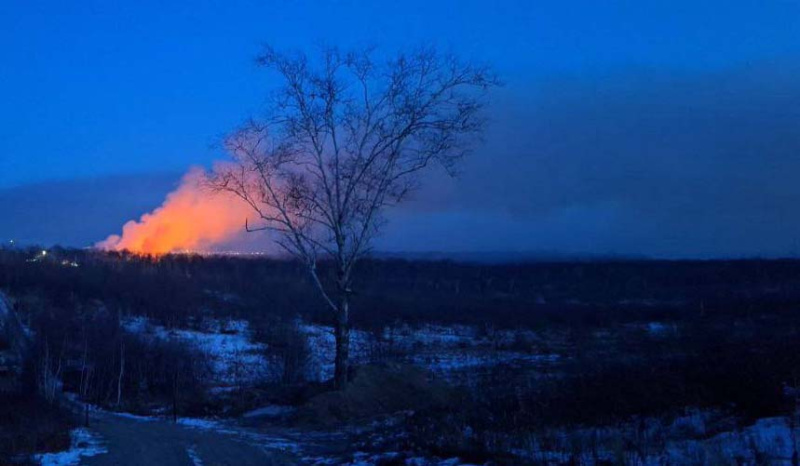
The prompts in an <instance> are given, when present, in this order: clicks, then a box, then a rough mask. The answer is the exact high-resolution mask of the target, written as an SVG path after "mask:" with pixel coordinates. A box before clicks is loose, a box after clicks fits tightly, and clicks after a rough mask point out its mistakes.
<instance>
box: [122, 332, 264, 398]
mask: <svg viewBox="0 0 800 466" xmlns="http://www.w3.org/2000/svg"><path fill="white" fill-rule="evenodd" d="M123 327H124V328H125V330H127V331H128V332H131V333H135V334H137V335H140V336H141V337H143V338H158V339H161V340H169V339H174V340H177V341H180V342H183V343H188V344H190V345H192V346H193V347H194V348H196V349H197V350H199V351H201V352H202V353H203V354H204V355H205V356H206V358H207V359H208V361H209V362H210V364H211V368H212V370H213V372H214V380H215V381H216V385H217V386H218V387H220V388H224V387H236V386H241V385H247V384H250V383H253V382H258V381H261V380H268V379H269V378H270V377H271V376H272V374H271V373H270V370H271V365H270V364H269V361H268V360H267V358H266V356H265V350H266V345H264V344H261V343H257V342H254V341H253V340H252V331H251V330H250V325H249V323H248V322H247V321H245V320H225V321H222V320H218V319H206V320H204V321H203V323H202V325H201V329H199V330H189V329H167V328H165V327H163V326H161V325H157V324H154V323H153V322H151V321H149V320H148V319H146V318H144V317H130V318H127V319H125V320H124V322H123Z"/></svg>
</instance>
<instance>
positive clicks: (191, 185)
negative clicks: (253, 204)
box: [96, 168, 252, 255]
mask: <svg viewBox="0 0 800 466" xmlns="http://www.w3.org/2000/svg"><path fill="white" fill-rule="evenodd" d="M205 176H206V175H205V172H204V171H203V170H202V169H199V168H193V169H191V170H189V172H188V173H187V174H186V175H184V177H183V179H182V181H181V184H180V186H179V187H178V189H176V190H175V191H173V192H171V193H170V194H169V195H168V196H167V199H166V200H165V201H164V204H162V205H161V207H159V208H157V209H155V210H154V211H153V212H151V213H147V214H144V215H142V217H141V219H139V221H138V222H137V221H134V220H131V221H130V222H128V223H126V224H125V225H124V226H123V227H122V235H121V236H120V235H111V236H109V237H108V238H106V239H105V240H104V241H101V242H99V243H97V244H96V247H98V248H100V249H105V250H114V251H123V250H128V251H130V252H133V253H137V254H153V255H161V254H167V253H170V252H178V251H197V250H206V249H207V248H209V247H211V246H214V245H217V244H220V243H223V242H225V241H228V240H231V239H233V238H235V237H236V236H237V234H238V233H240V232H242V231H243V230H244V222H245V219H246V218H247V216H248V215H252V212H251V211H250V207H249V206H248V205H247V204H245V203H244V202H243V201H241V200H239V199H236V198H235V197H233V195H230V194H228V193H211V192H209V191H208V190H206V189H204V188H203V181H204V180H205Z"/></svg>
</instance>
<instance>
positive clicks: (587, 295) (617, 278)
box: [0, 248, 800, 328]
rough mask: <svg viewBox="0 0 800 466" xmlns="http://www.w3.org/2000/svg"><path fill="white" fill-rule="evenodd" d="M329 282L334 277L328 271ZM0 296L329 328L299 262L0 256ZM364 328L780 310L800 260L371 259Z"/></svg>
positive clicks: (92, 254) (795, 295) (795, 287)
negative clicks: (266, 318) (289, 320)
mask: <svg viewBox="0 0 800 466" xmlns="http://www.w3.org/2000/svg"><path fill="white" fill-rule="evenodd" d="M321 269H322V272H323V278H325V279H330V278H331V274H330V273H329V270H328V267H327V264H324V263H323V264H322V266H321ZM0 288H3V289H6V290H8V291H9V292H11V293H12V294H15V295H21V294H25V293H36V294H39V295H41V296H43V297H47V298H48V299H51V300H52V301H54V302H60V303H63V304H64V305H66V304H67V303H70V302H73V303H77V302H83V303H86V302H89V301H91V300H97V301H100V302H102V303H103V304H104V305H105V306H107V307H109V308H110V309H113V310H114V311H115V312H123V313H125V314H135V315H146V316H148V317H152V318H154V319H157V320H159V321H162V322H163V323H164V324H166V325H170V324H174V323H177V322H178V321H181V320H183V319H185V318H187V317H189V316H192V315H197V312H196V311H197V310H198V309H203V310H204V311H205V312H209V313H212V314H215V315H218V316H221V317H242V318H248V319H253V318H255V319H257V318H258V317H259V316H263V315H273V316H282V317H289V316H296V315H300V316H302V317H304V318H306V319H308V320H310V321H316V322H320V323H326V322H328V312H327V309H326V307H325V305H324V303H323V301H322V300H321V298H319V296H318V294H317V293H316V292H315V290H314V288H313V285H312V282H311V281H310V280H309V278H308V276H307V274H306V272H305V269H304V267H303V266H302V265H301V264H298V263H296V262H292V261H287V260H276V259H269V258H253V257H236V256H200V255H169V256H162V257H158V258H153V257H141V256H134V255H129V254H125V253H105V252H99V251H93V250H72V249H60V248H53V249H50V250H48V253H47V254H42V250H41V249H36V248H30V249H25V250H20V249H0ZM354 291H355V293H356V294H355V297H354V304H353V318H354V322H355V324H356V325H357V326H361V327H371V326H383V325H387V324H393V323H397V322H406V323H412V324H413V323H417V322H423V321H424V322H434V323H443V324H480V325H492V326H495V327H498V328H499V327H521V326H523V327H540V326H548V325H553V324H581V325H589V326H604V325H609V324H613V323H616V322H631V321H640V320H643V319H647V320H652V319H662V318H668V319H670V320H681V319H685V318H695V317H696V316H698V315H714V314H716V315H718V314H720V313H722V314H730V313H734V314H747V313H753V312H762V311H763V312H769V313H776V312H782V311H784V310H791V309H796V308H797V307H798V305H800V260H731V261H723V260H720V261H656V260H610V261H600V260H598V261H589V262H563V261H558V262H549V263H548V262H535V263H517V264H475V263H461V262H454V261H408V260H401V259H373V260H365V261H364V262H363V263H361V264H360V267H359V268H358V269H357V276H356V286H355V289H354Z"/></svg>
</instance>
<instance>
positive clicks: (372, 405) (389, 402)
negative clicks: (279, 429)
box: [296, 365, 455, 425]
mask: <svg viewBox="0 0 800 466" xmlns="http://www.w3.org/2000/svg"><path fill="white" fill-rule="evenodd" d="M454 396H455V394H454V391H453V389H452V388H450V387H449V386H447V385H446V384H444V383H442V382H438V381H435V380H431V377H430V375H429V374H428V373H427V372H426V371H424V370H422V369H420V368H417V367H413V366H408V365H391V366H389V365H370V366H363V367H360V368H359V369H358V370H357V371H356V373H355V377H353V379H352V380H351V382H350V384H349V385H348V386H347V388H346V389H345V390H342V391H331V392H326V393H322V394H320V395H317V396H315V397H313V398H311V399H310V400H308V401H307V402H306V403H305V404H304V405H303V406H302V407H301V408H300V409H299V410H298V412H297V416H296V422H297V423H299V424H316V425H331V424H338V423H347V422H351V421H356V420H362V419H367V418H372V417H376V416H381V415H386V414H392V413H396V412H399V411H409V410H414V411H417V410H422V409H427V408H433V407H438V406H445V405H447V404H449V403H451V402H452V401H453V399H454Z"/></svg>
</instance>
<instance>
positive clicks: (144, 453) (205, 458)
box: [81, 412, 302, 466]
mask: <svg viewBox="0 0 800 466" xmlns="http://www.w3.org/2000/svg"><path fill="white" fill-rule="evenodd" d="M89 428H90V430H92V431H94V432H96V433H98V434H100V436H101V437H102V439H103V443H104V444H105V447H106V448H107V450H108V452H107V453H104V454H100V455H98V456H94V457H90V458H82V459H81V464H85V465H89V466H91V465H96V466H107V465H121V466H125V465H131V466H133V465H159V466H184V465H186V466H200V465H202V466H216V465H237V466H239V465H241V466H248V465H284V464H302V460H301V459H300V458H299V457H298V455H297V454H296V453H293V452H292V449H293V447H294V444H293V443H292V442H291V441H290V440H289V439H282V438H280V437H276V436H267V435H266V434H261V433H254V432H251V431H247V430H243V429H242V430H240V429H232V428H208V427H206V428H197V427H188V426H185V425H181V424H175V423H173V422H171V421H168V420H161V419H153V420H139V419H132V418H127V417H122V416H118V415H115V414H112V413H105V412H100V413H97V412H95V413H93V415H92V420H91V424H90V427H89Z"/></svg>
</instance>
